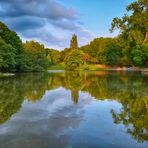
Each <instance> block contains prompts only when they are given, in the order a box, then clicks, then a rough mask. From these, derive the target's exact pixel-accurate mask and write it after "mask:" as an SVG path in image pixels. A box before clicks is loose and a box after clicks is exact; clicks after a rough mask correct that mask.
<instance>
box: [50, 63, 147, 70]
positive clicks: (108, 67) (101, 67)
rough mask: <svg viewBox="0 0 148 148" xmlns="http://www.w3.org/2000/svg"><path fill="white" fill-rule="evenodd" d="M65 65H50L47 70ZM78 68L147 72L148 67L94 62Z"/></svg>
mask: <svg viewBox="0 0 148 148" xmlns="http://www.w3.org/2000/svg"><path fill="white" fill-rule="evenodd" d="M64 69H65V66H64V65H63V64H58V65H52V66H51V67H50V68H49V69H48V70H64ZM78 70H90V71H135V72H136V71H137V72H138V71H141V72H148V68H146V67H145V68H140V67H136V66H132V67H126V66H123V67H119V66H110V65H103V64H94V65H84V66H81V67H79V68H78Z"/></svg>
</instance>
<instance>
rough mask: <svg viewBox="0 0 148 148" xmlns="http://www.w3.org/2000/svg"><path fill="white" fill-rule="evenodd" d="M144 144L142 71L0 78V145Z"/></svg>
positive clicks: (147, 125)
mask: <svg viewBox="0 0 148 148" xmlns="http://www.w3.org/2000/svg"><path fill="white" fill-rule="evenodd" d="M102 147H103V148H105V147H107V148H109V147H120V148H121V147H131V148H136V147H137V148H148V75H147V74H141V73H107V72H82V73H78V72H73V73H67V72H61V73H47V74H44V73H34V74H19V75H17V76H12V77H5V78H0V148H102Z"/></svg>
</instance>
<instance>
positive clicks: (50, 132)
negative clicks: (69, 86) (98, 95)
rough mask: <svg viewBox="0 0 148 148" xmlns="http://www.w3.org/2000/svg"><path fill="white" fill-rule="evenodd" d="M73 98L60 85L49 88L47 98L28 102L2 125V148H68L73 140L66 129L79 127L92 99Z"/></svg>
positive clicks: (0, 129)
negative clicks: (79, 101)
mask: <svg viewBox="0 0 148 148" xmlns="http://www.w3.org/2000/svg"><path fill="white" fill-rule="evenodd" d="M63 91H65V93H63ZM70 97H71V96H70V91H66V90H65V89H63V88H59V89H56V90H52V91H46V93H45V95H44V96H43V99H42V100H40V101H38V102H37V103H35V104H32V103H29V102H28V101H25V102H24V103H23V105H22V109H21V111H20V112H19V113H17V114H15V116H14V117H13V118H12V119H11V120H10V121H8V122H7V123H6V124H5V125H3V126H1V127H0V131H1V132H0V135H1V136H2V137H3V138H1V139H0V147H1V146H3V145H4V146H6V145H7V146H8V147H9V146H10V145H11V148H16V147H22V148H23V147H25V148H26V147H27V148H28V147H29V148H30V147H36V146H37V145H38V146H39V147H42V146H43V145H44V144H46V145H47V147H49V146H50V147H64V146H65V145H66V144H67V143H68V140H69V136H68V135H67V134H66V133H65V130H67V129H68V128H77V127H78V126H79V123H80V122H81V120H82V115H83V107H84V106H85V104H87V102H88V100H87V101H86V100H85V101H84V102H86V103H84V102H83V103H82V104H81V103H80V104H78V105H73V102H72V101H71V99H70ZM8 135H13V136H8ZM22 135H23V136H22ZM57 141H58V142H57ZM27 144H29V145H30V146H27ZM41 144H42V145H41Z"/></svg>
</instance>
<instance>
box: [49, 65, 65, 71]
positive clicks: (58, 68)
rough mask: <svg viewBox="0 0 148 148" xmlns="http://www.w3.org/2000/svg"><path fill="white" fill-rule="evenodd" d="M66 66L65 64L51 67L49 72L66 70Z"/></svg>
mask: <svg viewBox="0 0 148 148" xmlns="http://www.w3.org/2000/svg"><path fill="white" fill-rule="evenodd" d="M64 69H65V68H64V65H63V64H58V65H51V66H50V67H49V68H48V70H64Z"/></svg>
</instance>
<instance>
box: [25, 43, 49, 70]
mask: <svg viewBox="0 0 148 148" xmlns="http://www.w3.org/2000/svg"><path fill="white" fill-rule="evenodd" d="M24 59H25V67H23V68H26V69H25V70H27V71H28V70H29V71H44V70H46V69H47V68H48V66H49V61H48V59H47V57H46V50H45V48H44V46H43V45H42V44H40V43H38V42H35V41H27V42H26V43H25V44H24ZM23 68H22V69H23Z"/></svg>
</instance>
